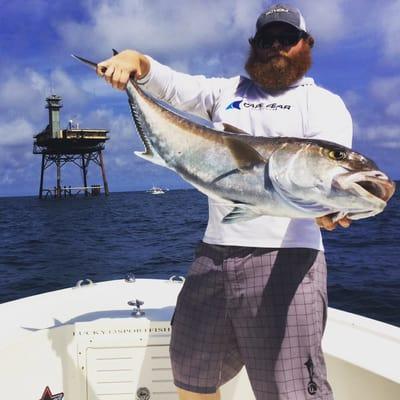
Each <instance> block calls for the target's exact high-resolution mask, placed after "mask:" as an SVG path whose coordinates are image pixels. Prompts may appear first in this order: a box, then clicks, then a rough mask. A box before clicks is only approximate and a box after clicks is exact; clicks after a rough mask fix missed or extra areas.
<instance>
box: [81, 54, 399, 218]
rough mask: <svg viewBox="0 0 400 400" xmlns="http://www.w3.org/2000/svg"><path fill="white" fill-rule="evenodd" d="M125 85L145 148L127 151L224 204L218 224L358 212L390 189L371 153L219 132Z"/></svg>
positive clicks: (371, 207) (375, 209) (368, 212)
mask: <svg viewBox="0 0 400 400" xmlns="http://www.w3.org/2000/svg"><path fill="white" fill-rule="evenodd" d="M75 57H76V56H75ZM76 58H78V59H80V60H81V61H83V62H85V63H86V64H89V65H91V66H93V67H96V64H95V63H93V62H91V61H88V60H85V59H83V58H81V57H76ZM126 92H127V94H128V97H129V103H130V106H131V111H132V116H133V119H134V121H135V124H136V128H137V131H138V133H139V135H140V138H141V139H142V141H143V144H144V147H145V150H144V151H143V152H135V153H136V154H137V155H139V156H140V157H142V158H144V159H146V160H148V161H150V162H153V163H155V164H159V165H162V166H164V167H167V168H169V169H172V170H174V171H175V172H176V173H177V174H178V175H179V176H181V177H182V178H183V179H184V180H186V181H187V182H189V183H190V184H192V185H193V186H194V187H195V188H197V189H198V190H199V191H200V192H202V193H204V194H206V195H207V196H209V197H211V198H213V199H216V200H217V201H218V202H219V203H221V204H224V205H231V206H232V211H231V212H230V213H229V214H228V215H226V216H225V217H224V218H223V222H224V223H231V222H235V221H239V220H249V219H252V218H256V217H258V216H260V215H273V216H280V217H291V218H313V217H321V216H324V215H332V216H333V219H334V220H338V219H340V218H343V217H344V216H347V217H348V218H350V219H353V220H355V219H361V218H366V217H371V216H374V215H376V214H378V213H380V212H382V211H383V209H384V208H385V206H386V203H387V201H388V200H389V199H390V198H391V197H392V195H393V193H394V190H395V184H394V182H393V181H391V180H390V179H389V178H388V177H387V176H386V175H385V174H384V173H383V172H381V171H380V170H379V169H378V167H377V166H376V164H375V163H374V162H373V161H372V160H370V159H368V158H366V157H365V156H363V155H362V154H360V153H357V152H355V151H353V150H351V149H349V148H347V147H344V146H341V145H338V144H336V143H331V142H328V141H324V140H315V139H299V138H289V137H279V138H267V137H262V136H251V135H248V134H246V133H244V132H242V131H238V130H237V129H236V128H234V127H231V126H229V125H226V126H225V131H224V132H222V131H218V130H214V129H212V128H209V127H206V126H203V125H200V124H197V123H195V122H193V121H191V120H188V119H187V118H184V117H183V116H181V115H179V114H177V113H175V112H173V111H171V110H170V109H167V108H165V107H163V106H162V105H161V104H159V103H158V102H157V101H156V100H154V99H153V98H152V97H151V96H149V95H148V94H146V93H145V92H143V91H142V90H141V89H140V87H139V85H138V84H137V83H136V82H135V81H134V80H133V79H131V80H130V81H129V82H128V84H127V88H126ZM227 131H230V132H227Z"/></svg>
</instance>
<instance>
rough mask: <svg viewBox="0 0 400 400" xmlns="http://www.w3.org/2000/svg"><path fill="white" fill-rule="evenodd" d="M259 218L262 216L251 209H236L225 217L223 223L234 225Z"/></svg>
mask: <svg viewBox="0 0 400 400" xmlns="http://www.w3.org/2000/svg"><path fill="white" fill-rule="evenodd" d="M259 216H260V214H256V213H255V212H253V211H252V210H250V209H249V208H243V207H235V208H234V209H233V210H232V211H231V212H230V213H229V214H227V215H225V217H224V218H223V219H222V223H223V224H232V223H234V222H239V221H242V222H243V221H249V220H251V219H254V218H257V217H259Z"/></svg>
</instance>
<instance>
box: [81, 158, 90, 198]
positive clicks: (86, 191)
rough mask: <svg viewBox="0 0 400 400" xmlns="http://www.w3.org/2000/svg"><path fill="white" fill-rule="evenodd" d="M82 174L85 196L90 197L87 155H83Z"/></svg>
mask: <svg viewBox="0 0 400 400" xmlns="http://www.w3.org/2000/svg"><path fill="white" fill-rule="evenodd" d="M82 172H83V186H84V187H85V196H88V195H89V193H88V190H87V169H86V161H85V155H84V154H82Z"/></svg>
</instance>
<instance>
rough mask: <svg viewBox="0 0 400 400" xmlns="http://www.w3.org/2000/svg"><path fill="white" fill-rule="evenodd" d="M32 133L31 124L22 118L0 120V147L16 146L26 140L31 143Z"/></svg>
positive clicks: (33, 130) (33, 131)
mask: <svg viewBox="0 0 400 400" xmlns="http://www.w3.org/2000/svg"><path fill="white" fill-rule="evenodd" d="M34 133H35V129H34V127H33V125H32V124H31V123H29V122H28V121H26V120H25V119H22V118H18V119H15V120H12V121H7V122H3V123H1V122H0V148H2V147H3V148H4V147H6V146H18V145H22V144H25V143H27V142H29V143H30V145H32V142H33V135H34Z"/></svg>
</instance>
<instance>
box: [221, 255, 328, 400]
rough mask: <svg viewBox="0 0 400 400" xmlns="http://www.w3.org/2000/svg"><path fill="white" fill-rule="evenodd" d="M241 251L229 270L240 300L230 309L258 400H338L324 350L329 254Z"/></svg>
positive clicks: (233, 293) (232, 300) (236, 294)
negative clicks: (327, 375) (332, 387)
mask: <svg viewBox="0 0 400 400" xmlns="http://www.w3.org/2000/svg"><path fill="white" fill-rule="evenodd" d="M241 253H242V254H241ZM241 253H238V254H237V256H236V257H235V258H234V259H232V261H231V263H230V265H229V266H228V270H229V271H230V272H231V273H230V275H229V279H228V281H229V282H230V286H231V287H232V296H235V297H236V301H234V299H233V298H232V299H231V301H230V304H229V307H231V308H232V312H231V315H232V322H233V325H234V327H235V332H236V334H237V336H236V338H237V341H238V345H239V348H240V353H241V355H242V358H243V361H244V362H245V364H246V369H247V373H248V375H249V379H250V382H251V385H252V387H253V391H254V393H255V396H256V398H257V400H278V399H283V398H284V399H287V400H294V399H296V400H298V399H301V400H312V399H318V400H322V399H323V400H332V399H333V397H332V392H331V388H330V386H329V384H328V382H327V381H326V370H325V363H324V359H323V354H322V350H321V338H322V333H323V329H324V325H325V321H326V303H327V302H326V265H325V258H324V254H323V253H322V252H318V251H317V250H313V249H280V250H279V251H271V250H268V249H265V250H263V249H256V250H255V251H253V252H251V253H249V252H248V251H247V252H245V251H244V250H243V251H241ZM232 296H228V297H232Z"/></svg>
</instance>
